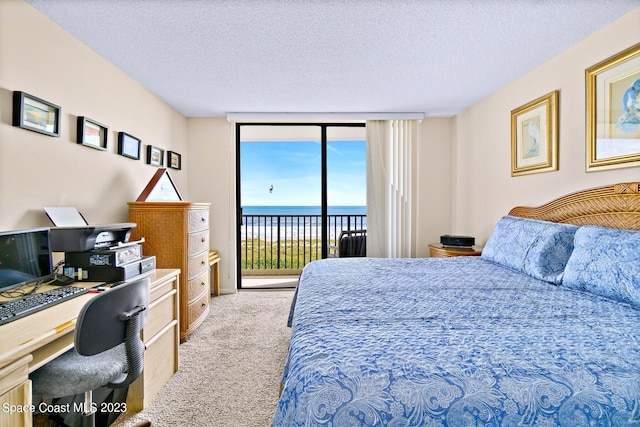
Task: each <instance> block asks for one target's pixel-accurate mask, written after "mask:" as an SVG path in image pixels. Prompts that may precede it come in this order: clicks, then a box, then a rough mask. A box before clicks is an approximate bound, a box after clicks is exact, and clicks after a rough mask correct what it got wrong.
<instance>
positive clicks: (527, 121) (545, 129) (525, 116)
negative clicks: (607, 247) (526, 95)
mask: <svg viewBox="0 0 640 427" xmlns="http://www.w3.org/2000/svg"><path fill="white" fill-rule="evenodd" d="M555 170H558V91H557V90H554V91H553V92H551V93H548V94H546V95H544V96H541V97H540V98H537V99H534V100H533V101H531V102H529V103H527V104H525V105H523V106H521V107H518V108H516V109H515V110H513V111H511V176H519V175H527V174H531V173H540V172H549V171H555Z"/></svg>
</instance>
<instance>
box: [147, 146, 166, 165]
mask: <svg viewBox="0 0 640 427" xmlns="http://www.w3.org/2000/svg"><path fill="white" fill-rule="evenodd" d="M147 164H148V165H151V166H162V165H164V150H163V149H162V148H159V147H156V146H154V145H147Z"/></svg>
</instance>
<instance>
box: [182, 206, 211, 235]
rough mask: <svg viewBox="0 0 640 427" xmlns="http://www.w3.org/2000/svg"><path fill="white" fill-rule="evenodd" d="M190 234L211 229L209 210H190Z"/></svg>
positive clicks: (188, 230)
mask: <svg viewBox="0 0 640 427" xmlns="http://www.w3.org/2000/svg"><path fill="white" fill-rule="evenodd" d="M188 217H189V219H188V221H189V223H188V228H187V232H188V233H193V232H196V231H201V230H208V229H209V210H208V209H194V210H190V211H189V214H188Z"/></svg>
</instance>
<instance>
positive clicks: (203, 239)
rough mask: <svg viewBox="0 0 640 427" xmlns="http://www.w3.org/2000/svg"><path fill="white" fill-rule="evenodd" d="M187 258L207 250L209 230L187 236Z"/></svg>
mask: <svg viewBox="0 0 640 427" xmlns="http://www.w3.org/2000/svg"><path fill="white" fill-rule="evenodd" d="M187 239H188V241H187V251H188V253H187V256H192V255H195V254H198V253H200V252H202V251H204V250H206V251H208V250H209V230H204V231H200V232H198V233H192V234H189V235H188V236H187Z"/></svg>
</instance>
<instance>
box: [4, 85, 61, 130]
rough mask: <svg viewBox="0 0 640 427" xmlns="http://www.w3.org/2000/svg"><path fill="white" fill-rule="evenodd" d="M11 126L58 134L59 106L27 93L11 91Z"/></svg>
mask: <svg viewBox="0 0 640 427" xmlns="http://www.w3.org/2000/svg"><path fill="white" fill-rule="evenodd" d="M13 126H17V127H20V128H23V129H28V130H32V131H34V132H38V133H42V134H44V135H49V136H55V137H59V136H60V107H59V106H57V105H55V104H52V103H50V102H47V101H45V100H44V99H40V98H37V97H35V96H33V95H29V94H28V93H25V92H21V91H15V92H13Z"/></svg>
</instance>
